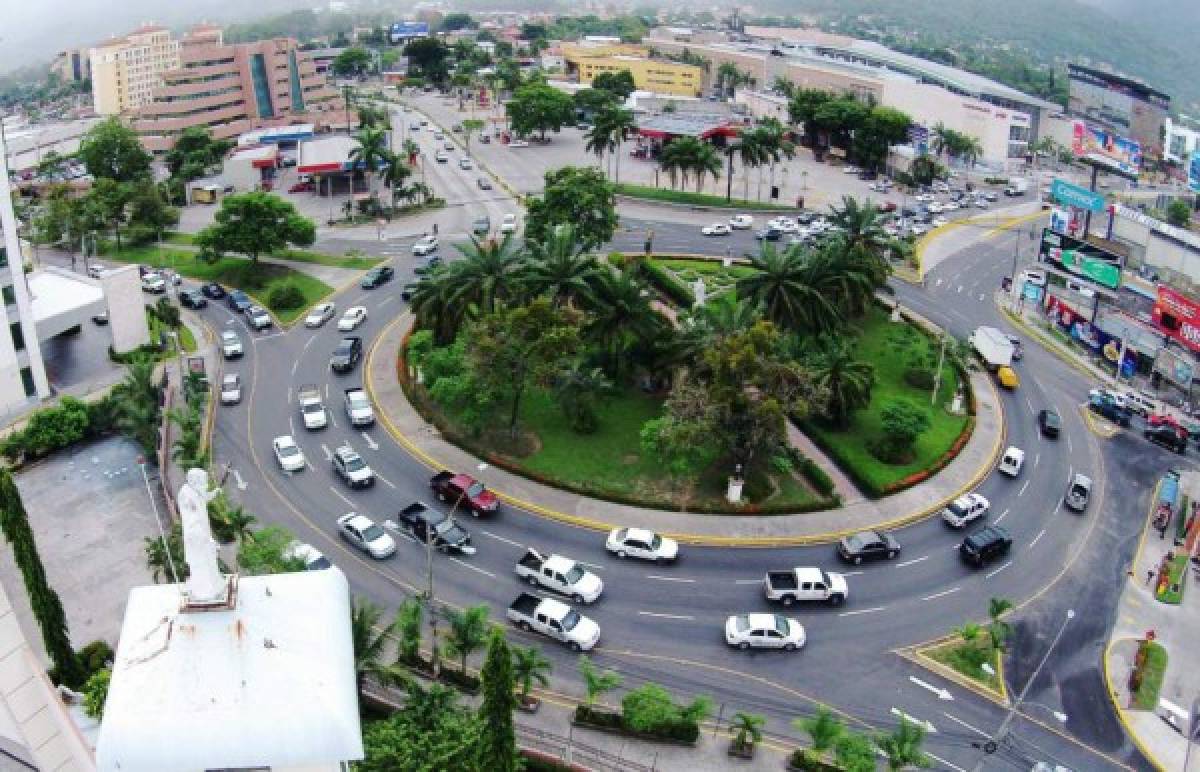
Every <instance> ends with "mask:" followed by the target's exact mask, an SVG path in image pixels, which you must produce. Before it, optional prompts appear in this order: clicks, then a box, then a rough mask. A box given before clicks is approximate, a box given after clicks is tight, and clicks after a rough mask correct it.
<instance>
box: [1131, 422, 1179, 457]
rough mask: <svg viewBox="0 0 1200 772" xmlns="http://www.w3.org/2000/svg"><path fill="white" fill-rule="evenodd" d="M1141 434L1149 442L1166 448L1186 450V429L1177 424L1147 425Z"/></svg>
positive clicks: (1177, 451) (1176, 450) (1177, 450)
mask: <svg viewBox="0 0 1200 772" xmlns="http://www.w3.org/2000/svg"><path fill="white" fill-rule="evenodd" d="M1142 435H1143V436H1144V437H1145V438H1146V439H1148V440H1150V441H1151V442H1153V443H1155V444H1157V445H1162V446H1163V447H1164V448H1166V449H1167V450H1173V451H1175V452H1176V453H1183V452H1184V451H1185V450H1187V437H1188V436H1187V431H1186V430H1185V429H1182V428H1180V427H1178V426H1172V425H1171V424H1167V423H1161V424H1158V425H1157V426H1147V427H1146V428H1145V430H1143V432H1142Z"/></svg>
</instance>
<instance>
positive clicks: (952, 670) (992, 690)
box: [899, 631, 1008, 705]
mask: <svg viewBox="0 0 1200 772" xmlns="http://www.w3.org/2000/svg"><path fill="white" fill-rule="evenodd" d="M899 654H900V656H902V657H904V658H905V659H908V660H909V661H911V662H915V663H916V664H918V665H920V666H922V667H924V668H926V669H928V670H930V671H932V672H934V673H937V674H938V675H940V676H942V677H943V678H945V679H947V680H949V681H953V682H954V683H956V684H958V685H959V686H962V687H963V688H966V689H969V690H971V691H973V692H975V693H976V694H978V695H980V696H982V697H985V698H987V699H989V700H991V701H992V702H995V703H998V704H1000V705H1008V690H1007V689H1006V688H1005V686H1004V652H1003V650H1002V649H998V648H996V647H994V646H993V645H992V642H991V639H990V637H989V636H988V634H987V633H986V631H977V632H976V633H975V634H974V636H973V637H971V638H970V639H967V638H964V637H963V635H962V633H955V634H953V635H949V636H946V637H944V638H939V639H937V640H935V641H931V642H929V643H927V644H920V645H918V646H914V647H911V648H909V649H903V650H901V651H900V652H899ZM989 671H990V672H989Z"/></svg>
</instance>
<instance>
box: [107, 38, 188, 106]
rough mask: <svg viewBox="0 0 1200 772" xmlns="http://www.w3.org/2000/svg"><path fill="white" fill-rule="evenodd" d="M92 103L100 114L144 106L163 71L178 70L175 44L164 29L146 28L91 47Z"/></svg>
mask: <svg viewBox="0 0 1200 772" xmlns="http://www.w3.org/2000/svg"><path fill="white" fill-rule="evenodd" d="M90 58H91V68H92V102H93V105H94V107H95V110H96V112H97V113H98V114H100V115H117V114H119V113H124V112H129V111H131V110H136V109H137V108H139V107H141V106H142V105H145V104H148V103H149V102H150V100H151V99H152V98H153V92H154V89H155V88H156V87H157V86H159V85H160V84H161V83H162V75H163V73H164V72H166V71H167V70H173V69H177V68H178V67H179V41H177V40H175V39H173V38H172V37H171V32H170V30H168V29H167V28H166V27H158V26H155V25H147V26H144V27H139V28H138V29H136V30H134V31H133V32H130V33H129V34H128V35H125V36H124V37H120V38H114V39H112V40H108V41H105V42H104V43H101V44H99V45H97V46H93V47H92V49H91V51H90Z"/></svg>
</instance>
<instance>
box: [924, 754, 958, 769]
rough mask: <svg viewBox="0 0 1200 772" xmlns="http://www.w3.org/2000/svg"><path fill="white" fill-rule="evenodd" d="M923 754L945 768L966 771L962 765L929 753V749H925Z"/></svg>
mask: <svg viewBox="0 0 1200 772" xmlns="http://www.w3.org/2000/svg"><path fill="white" fill-rule="evenodd" d="M925 755H926V756H928V757H929V758H931V759H933V760H934V761H936V762H937V763H939V764H941V765H942V766H943V767H946V768H947V769H953V770H956V772H967V770H965V769H963V768H962V767H960V766H958V765H957V764H951V763H950V762H949V761H946V760H945V759H943V758H942V757H941V756H935V755H934V754H932V753H930V752H929V751H925Z"/></svg>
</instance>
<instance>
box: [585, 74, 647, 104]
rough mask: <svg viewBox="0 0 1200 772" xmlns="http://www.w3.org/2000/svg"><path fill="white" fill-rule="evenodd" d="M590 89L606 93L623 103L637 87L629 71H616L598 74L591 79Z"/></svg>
mask: <svg viewBox="0 0 1200 772" xmlns="http://www.w3.org/2000/svg"><path fill="white" fill-rule="evenodd" d="M592 88H594V89H597V90H599V91H607V92H608V93H610V94H612V95H613V96H615V97H616V98H617V99H619V100H620V101H622V102H624V101H625V100H626V99H628V98H629V95H630V94H632V93H633V92H634V91H636V90H637V85H636V84H634V82H633V73H631V72H630V71H629V70H617V71H615V72H601V73H598V74H597V75H596V77H594V78H592Z"/></svg>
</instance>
